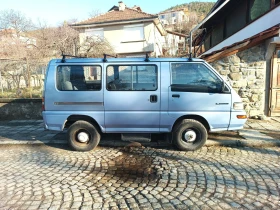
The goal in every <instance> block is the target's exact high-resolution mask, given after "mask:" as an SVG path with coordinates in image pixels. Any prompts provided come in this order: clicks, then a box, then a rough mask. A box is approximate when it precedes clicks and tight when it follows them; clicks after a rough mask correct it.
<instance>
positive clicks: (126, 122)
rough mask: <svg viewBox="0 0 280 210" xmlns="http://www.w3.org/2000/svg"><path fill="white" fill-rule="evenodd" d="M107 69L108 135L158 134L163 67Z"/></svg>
mask: <svg viewBox="0 0 280 210" xmlns="http://www.w3.org/2000/svg"><path fill="white" fill-rule="evenodd" d="M104 68H105V71H106V79H105V82H106V84H105V85H106V87H105V91H104V106H105V127H106V132H108V133H110V132H111V133H112V132H120V133H125V132H132V133H139V132H158V131H159V110H160V87H159V84H160V83H159V66H157V65H156V64H154V63H150V62H149V63H148V64H143V63H139V64H137V63H133V64H131V63H126V64H124V63H121V64H120V63H110V64H105V67H104Z"/></svg>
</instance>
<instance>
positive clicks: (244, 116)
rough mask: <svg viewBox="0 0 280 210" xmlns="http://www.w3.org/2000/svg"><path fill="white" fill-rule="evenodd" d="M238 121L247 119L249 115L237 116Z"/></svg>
mask: <svg viewBox="0 0 280 210" xmlns="http://www.w3.org/2000/svg"><path fill="white" fill-rule="evenodd" d="M236 117H237V118H238V119H247V115H236Z"/></svg>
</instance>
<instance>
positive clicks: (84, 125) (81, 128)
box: [68, 121, 100, 151]
mask: <svg viewBox="0 0 280 210" xmlns="http://www.w3.org/2000/svg"><path fill="white" fill-rule="evenodd" d="M68 137H69V145H70V147H71V148H72V149H74V150H76V151H90V150H92V149H94V148H95V147H96V146H97V145H98V144H99V141H100V134H99V132H98V131H97V129H96V128H95V126H94V125H92V124H90V123H89V122H86V121H77V122H75V123H74V124H72V125H71V126H70V127H69V129H68Z"/></svg>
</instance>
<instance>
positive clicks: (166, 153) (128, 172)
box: [0, 145, 280, 210]
mask: <svg viewBox="0 0 280 210" xmlns="http://www.w3.org/2000/svg"><path fill="white" fill-rule="evenodd" d="M0 153H1V156H0V209H29V210H32V209H51V210H54V209H81V210H84V209H215V210H216V209H280V195H279V194H280V148H279V147H274V148H249V147H243V148H228V147H218V146H215V147H203V148H202V149H201V150H198V151H195V152H179V151H174V150H166V149H153V148H139V147H137V148H120V147H118V148H116V147H115V148H108V147H107V148H105V147H98V148H97V149H96V150H94V151H91V152H84V153H81V152H73V151H70V150H69V149H68V148H67V147H66V148H56V147H50V146H45V145H41V146H40V145H14V146H11V145H10V146H7V145H6V146H4V145H2V146H0Z"/></svg>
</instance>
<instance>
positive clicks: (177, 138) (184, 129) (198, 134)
mask: <svg viewBox="0 0 280 210" xmlns="http://www.w3.org/2000/svg"><path fill="white" fill-rule="evenodd" d="M206 140H207V130H206V128H205V127H204V126H203V125H202V124H201V123H200V122H198V121H196V120H192V119H186V120H183V121H182V122H181V123H180V124H179V125H178V126H176V127H175V128H174V131H173V143H174V144H175V146H177V147H178V148H179V149H180V150H183V151H194V150H197V149H199V148H201V147H202V146H203V145H204V144H205V142H206Z"/></svg>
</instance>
